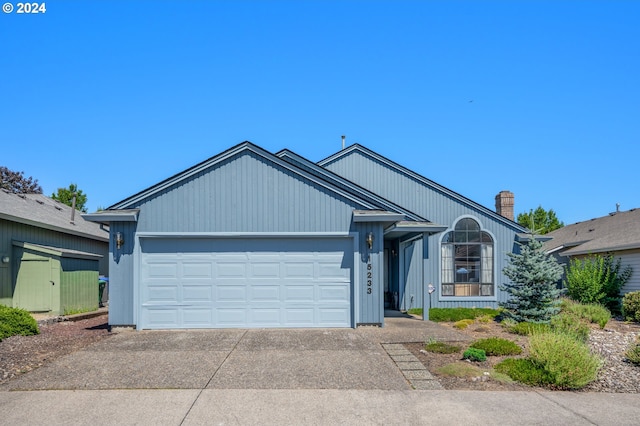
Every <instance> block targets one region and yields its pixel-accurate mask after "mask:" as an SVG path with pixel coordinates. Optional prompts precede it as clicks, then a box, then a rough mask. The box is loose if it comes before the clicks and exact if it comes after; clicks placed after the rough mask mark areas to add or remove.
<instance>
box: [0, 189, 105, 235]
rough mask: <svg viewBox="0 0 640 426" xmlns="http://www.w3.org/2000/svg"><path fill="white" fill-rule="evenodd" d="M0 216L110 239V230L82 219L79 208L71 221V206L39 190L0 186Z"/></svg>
mask: <svg viewBox="0 0 640 426" xmlns="http://www.w3.org/2000/svg"><path fill="white" fill-rule="evenodd" d="M0 218H2V219H6V220H10V221H13V222H19V223H25V224H28V225H33V226H37V227H40V228H46V229H51V230H54V231H58V232H64V233H67V234H72V235H78V236H82V237H86V238H91V239H94V240H100V241H109V231H108V230H106V229H104V227H103V226H101V225H99V224H97V223H92V222H89V221H87V220H84V218H82V216H81V215H80V212H79V211H76V212H75V217H74V221H73V223H71V207H69V206H67V205H66V204H62V203H60V202H58V201H56V200H53V199H51V198H49V197H47V196H45V195H42V194H13V193H10V192H8V191H5V190H0Z"/></svg>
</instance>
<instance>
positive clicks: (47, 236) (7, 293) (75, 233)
mask: <svg viewBox="0 0 640 426" xmlns="http://www.w3.org/2000/svg"><path fill="white" fill-rule="evenodd" d="M108 253H109V231H108V229H106V228H105V227H104V226H103V225H99V224H96V223H92V222H88V221H86V220H84V219H83V218H82V216H81V215H80V212H73V220H72V209H71V207H69V206H67V205H65V204H62V203H59V202H58V201H55V200H52V199H51V198H49V197H46V196H44V195H42V194H13V193H10V192H8V191H6V190H0V304H3V305H6V306H13V307H19V308H23V309H26V310H28V311H32V312H52V313H56V314H64V313H65V312H70V311H73V312H75V311H79V310H89V309H94V308H97V307H98V274H102V275H108V272H109V263H108Z"/></svg>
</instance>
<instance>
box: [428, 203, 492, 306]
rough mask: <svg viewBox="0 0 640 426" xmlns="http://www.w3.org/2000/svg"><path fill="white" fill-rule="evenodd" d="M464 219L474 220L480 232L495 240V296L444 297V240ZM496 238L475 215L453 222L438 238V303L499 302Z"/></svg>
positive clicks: (460, 217) (464, 216) (462, 217)
mask: <svg viewBox="0 0 640 426" xmlns="http://www.w3.org/2000/svg"><path fill="white" fill-rule="evenodd" d="M462 219H473V220H474V221H476V222H477V223H478V225H479V226H480V231H482V232H486V233H487V234H489V236H490V237H491V239H492V240H493V296H443V295H442V239H443V238H444V237H445V235H447V234H448V233H449V232H451V231H454V230H455V229H456V225H457V224H458V222H460V221H461V220H462ZM496 252H497V250H496V237H495V235H494V234H493V232H491V231H489V230H488V229H486V228H485V227H484V226H482V221H481V220H480V219H479V218H478V217H476V216H473V215H462V216H458V217H457V218H456V220H454V221H453V224H452V225H451V227H449V228H447V230H445V231H444V232H441V233H440V237H439V238H438V286H437V291H438V301H439V302H497V301H498V283H497V282H496V278H497V276H498V274H497V273H496V268H497V260H496Z"/></svg>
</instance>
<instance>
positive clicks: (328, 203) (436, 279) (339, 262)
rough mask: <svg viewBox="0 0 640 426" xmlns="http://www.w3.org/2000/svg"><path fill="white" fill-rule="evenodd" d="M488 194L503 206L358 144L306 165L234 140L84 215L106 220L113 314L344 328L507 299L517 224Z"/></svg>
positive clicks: (503, 199)
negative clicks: (484, 202)
mask: <svg viewBox="0 0 640 426" xmlns="http://www.w3.org/2000/svg"><path fill="white" fill-rule="evenodd" d="M497 203H498V206H499V208H500V210H501V211H502V212H503V214H505V215H509V217H510V218H506V217H504V216H502V215H500V214H498V213H496V212H494V211H491V210H490V209H488V208H486V207H483V206H481V205H479V204H477V203H475V202H473V201H471V200H469V199H467V198H465V197H463V196H461V195H459V194H456V193H455V192H453V191H451V190H449V189H447V188H444V187H442V186H440V185H438V184H436V183H434V182H432V181H430V180H428V179H426V178H424V177H422V176H420V175H418V174H417V173H415V172H412V171H410V170H408V169H406V168H404V167H402V166H400V165H398V164H396V163H394V162H392V161H390V160H388V159H386V158H384V157H382V156H380V155H378V154H376V153H374V152H372V151H370V150H368V149H366V148H364V147H362V146H360V145H353V146H351V147H348V148H347V149H344V150H342V151H340V152H338V153H337V154H335V155H333V156H331V157H329V158H327V159H326V160H323V161H321V162H320V163H318V164H315V163H312V162H310V161H308V160H306V159H304V158H302V157H300V156H298V155H296V154H294V153H292V152H290V151H288V150H284V151H281V152H279V153H277V154H272V153H269V152H267V151H265V150H263V149H262V148H260V147H258V146H256V145H254V144H252V143H250V142H244V143H241V144H239V145H237V146H235V147H232V148H230V149H228V150H227V151H224V152H222V153H221V154H219V155H216V156H215V157H212V158H210V159H208V160H206V161H204V162H202V163H200V164H198V165H196V166H193V167H191V168H189V169H188V170H185V171H183V172H181V173H179V174H177V175H175V176H173V177H170V178H168V179H166V180H164V181H162V182H160V183H158V184H157V185H154V186H152V187H150V188H148V189H146V190H144V191H142V192H140V193H138V194H135V195H133V196H131V197H129V198H127V199H125V200H123V201H121V202H119V203H117V204H115V205H113V206H111V207H109V208H108V209H107V210H105V211H102V212H99V213H94V214H89V215H84V217H85V218H86V219H87V220H91V221H95V222H99V223H104V224H109V227H110V231H111V244H110V255H109V256H110V283H109V284H110V299H109V323H110V324H111V325H123V326H124V325H134V326H136V327H137V328H139V329H147V328H233V327H238V328H247V327H356V326H358V325H364V324H373V325H383V324H384V311H385V308H387V309H401V310H406V309H410V308H421V307H424V306H425V305H426V306H427V307H428V306H429V304H431V306H434V307H435V306H442V307H447V306H467V307H472V306H478V307H484V306H493V307H495V306H497V302H498V301H500V300H505V297H506V296H505V294H503V293H502V292H501V291H500V290H499V287H498V286H499V285H500V284H501V283H503V282H505V281H506V279H505V277H504V275H503V274H502V269H503V267H504V266H505V265H506V262H507V256H506V254H507V253H510V252H513V251H514V250H517V241H518V240H519V239H520V238H521V237H523V236H524V234H522V233H524V232H525V231H526V230H525V229H524V228H523V227H522V226H520V225H518V224H517V223H515V222H513V194H511V193H508V192H502V193H500V194H499V196H498V197H497ZM524 237H525V238H526V236H524ZM429 285H432V286H433V287H434V289H435V291H434V293H433V294H432V295H431V296H430V295H429V293H428V289H429Z"/></svg>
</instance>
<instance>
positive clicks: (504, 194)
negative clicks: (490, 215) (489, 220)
mask: <svg viewBox="0 0 640 426" xmlns="http://www.w3.org/2000/svg"><path fill="white" fill-rule="evenodd" d="M496 213H498V214H499V215H501V216H504V217H506V218H507V219H510V220H515V218H514V216H513V192H511V191H500V193H499V194H498V195H496Z"/></svg>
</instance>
